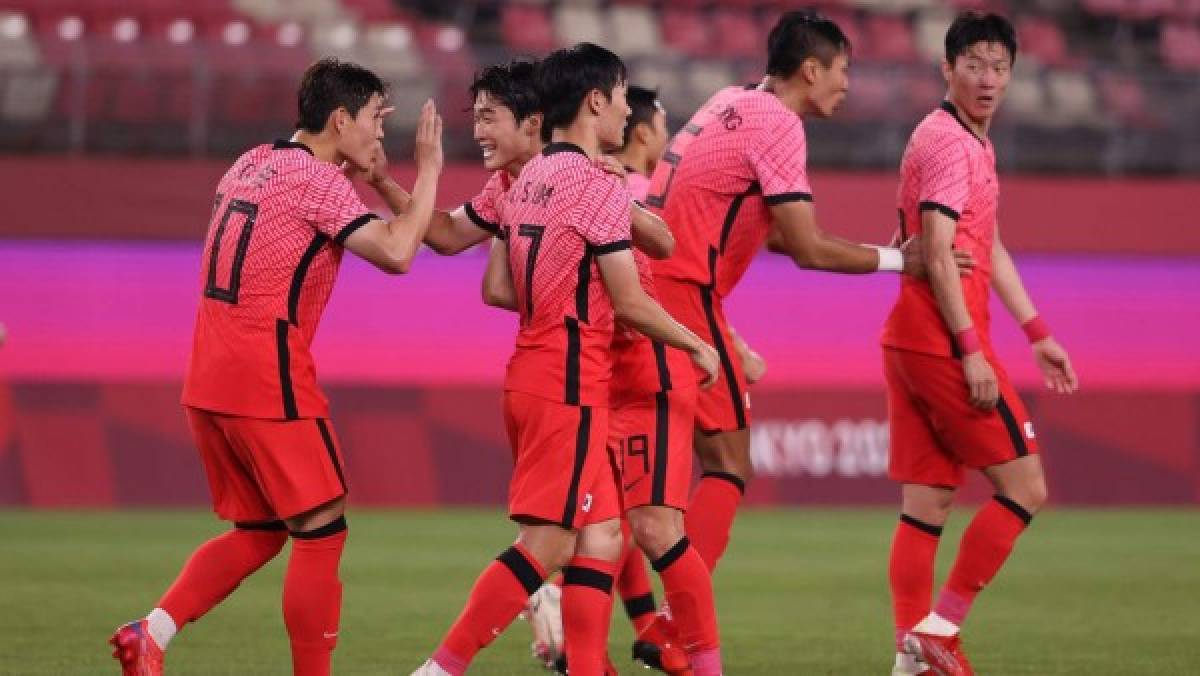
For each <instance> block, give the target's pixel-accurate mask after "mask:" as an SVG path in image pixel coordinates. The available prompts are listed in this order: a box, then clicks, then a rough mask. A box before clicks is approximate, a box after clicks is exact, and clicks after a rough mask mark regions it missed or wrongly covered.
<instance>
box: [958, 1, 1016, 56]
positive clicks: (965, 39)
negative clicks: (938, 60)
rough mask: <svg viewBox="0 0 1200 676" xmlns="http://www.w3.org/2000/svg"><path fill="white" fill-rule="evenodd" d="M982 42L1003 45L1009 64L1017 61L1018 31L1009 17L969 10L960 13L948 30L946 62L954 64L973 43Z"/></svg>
mask: <svg viewBox="0 0 1200 676" xmlns="http://www.w3.org/2000/svg"><path fill="white" fill-rule="evenodd" d="M980 42H988V43H995V44H999V45H1003V46H1004V47H1005V49H1007V50H1008V56H1009V64H1010V65H1011V64H1013V63H1016V61H1017V33H1016V31H1015V30H1013V25H1012V24H1011V23H1010V22H1009V21H1008V19H1006V18H1004V17H1002V16H1000V15H999V14H990V13H989V14H980V13H979V12H973V11H967V12H963V13H962V14H959V15H958V16H957V17H955V19H954V23H952V24H950V28H949V29H948V30H947V31H946V62H947V63H949V64H950V65H952V66H953V65H954V61H955V59H957V58H958V57H960V56H962V55H963V54H965V53H966V52H967V50H969V49H970V48H971V47H972V46H973V45H976V44H978V43H980Z"/></svg>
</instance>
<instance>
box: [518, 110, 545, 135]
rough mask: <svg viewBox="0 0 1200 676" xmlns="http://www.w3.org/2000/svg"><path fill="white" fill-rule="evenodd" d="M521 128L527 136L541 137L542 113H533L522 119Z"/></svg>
mask: <svg viewBox="0 0 1200 676" xmlns="http://www.w3.org/2000/svg"><path fill="white" fill-rule="evenodd" d="M521 129H522V130H523V131H524V133H525V135H526V136H530V137H539V136H541V135H542V114H541V113H533V114H531V115H530V116H529V117H526V118H525V119H524V120H522V121H521Z"/></svg>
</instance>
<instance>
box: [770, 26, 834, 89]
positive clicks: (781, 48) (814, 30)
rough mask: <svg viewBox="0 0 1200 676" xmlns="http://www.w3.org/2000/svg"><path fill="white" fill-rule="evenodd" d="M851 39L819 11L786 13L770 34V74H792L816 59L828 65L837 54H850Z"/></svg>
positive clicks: (785, 75)
mask: <svg viewBox="0 0 1200 676" xmlns="http://www.w3.org/2000/svg"><path fill="white" fill-rule="evenodd" d="M850 49H851V45H850V40H849V39H848V38H847V37H846V34H845V33H843V32H842V29H841V28H839V27H838V25H837V24H836V23H834V22H833V21H832V20H830V19H827V18H825V17H824V16H821V15H820V14H818V13H816V12H811V11H804V12H800V11H798V12H787V13H785V14H784V15H783V16H781V17H779V21H777V22H776V23H775V27H774V28H772V29H771V33H770V35H768V36H767V75H774V76H776V77H781V78H788V77H791V76H792V74H793V73H795V72H796V69H797V68H799V67H800V64H802V63H804V62H805V60H807V59H809V58H815V59H817V60H818V61H820V62H821V64H822V65H824V66H826V67H829V66H830V65H831V64H832V63H833V60H834V58H836V57H837V55H838V54H846V56H847V57H848V56H849V55H850Z"/></svg>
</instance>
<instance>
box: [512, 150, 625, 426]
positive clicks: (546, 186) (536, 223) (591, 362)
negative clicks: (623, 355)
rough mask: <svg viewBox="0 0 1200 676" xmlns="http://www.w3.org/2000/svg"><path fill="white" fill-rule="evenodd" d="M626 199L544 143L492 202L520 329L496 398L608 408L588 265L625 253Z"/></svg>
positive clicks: (602, 315) (599, 318)
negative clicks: (503, 394)
mask: <svg viewBox="0 0 1200 676" xmlns="http://www.w3.org/2000/svg"><path fill="white" fill-rule="evenodd" d="M629 203H630V198H629V192H628V191H627V190H626V189H625V187H624V185H622V183H621V182H620V180H619V179H617V178H616V177H614V176H612V175H610V174H607V173H605V172H604V171H603V170H601V169H600V168H598V167H597V166H596V165H595V164H594V163H593V162H592V161H591V160H590V159H589V158H588V156H587V155H586V154H584V152H583V151H582V150H581V149H579V148H578V147H577V146H574V145H571V144H567V143H552V144H550V145H549V146H547V147H546V149H545V150H544V151H543V152H542V154H540V155H538V156H537V157H535V158H534V159H533V160H531V161H530V162H529V163H528V164H526V165H525V168H524V169H523V170H522V171H521V175H520V176H518V177H517V180H516V181H515V182H514V183H513V185H512V188H511V189H510V190H509V191H508V192H507V193H505V195H504V196H503V198H501V200H500V207H499V217H500V221H499V223H500V229H501V232H502V234H503V236H504V238H505V240H506V241H507V242H508V256H509V268H510V270H511V272H512V279H513V285H514V287H515V290H516V294H517V309H518V312H519V313H520V317H521V328H520V331H519V333H518V335H517V346H516V352H515V353H514V354H513V356H512V359H511V360H510V361H509V364H508V372H507V376H506V378H505V389H507V390H511V391H517V392H525V393H528V394H535V395H538V396H542V397H546V398H549V399H553V400H555V401H562V402H564V403H567V404H577V405H599V406H605V405H607V403H608V383H609V379H610V378H611V375H612V355H611V354H610V346H611V344H612V337H613V307H612V302H611V300H610V299H609V297H608V292H607V290H606V289H605V288H604V283H603V281H602V280H601V278H600V271H599V268H598V266H597V265H596V257H597V256H603V255H606V254H609V253H613V252H616V251H621V250H624V249H627V248H629V246H630V230H629V228H630V213H629Z"/></svg>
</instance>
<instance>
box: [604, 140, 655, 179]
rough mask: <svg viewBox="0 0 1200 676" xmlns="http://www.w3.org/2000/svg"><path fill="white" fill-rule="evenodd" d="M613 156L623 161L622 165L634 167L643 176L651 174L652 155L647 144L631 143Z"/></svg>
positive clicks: (629, 167)
mask: <svg viewBox="0 0 1200 676" xmlns="http://www.w3.org/2000/svg"><path fill="white" fill-rule="evenodd" d="M613 157H615V158H616V159H617V161H618V162H620V163H621V166H624V167H626V168H628V169H632V170H634V171H636V172H637V173H639V174H641V175H642V176H649V175H650V156H649V154H648V153H647V152H646V147H645V146H640V145H637V144H633V145H630V146H628V147H626V148H625V149H624V150H622V151H621V152H619V153H617V154H616V155H614V156H613Z"/></svg>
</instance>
